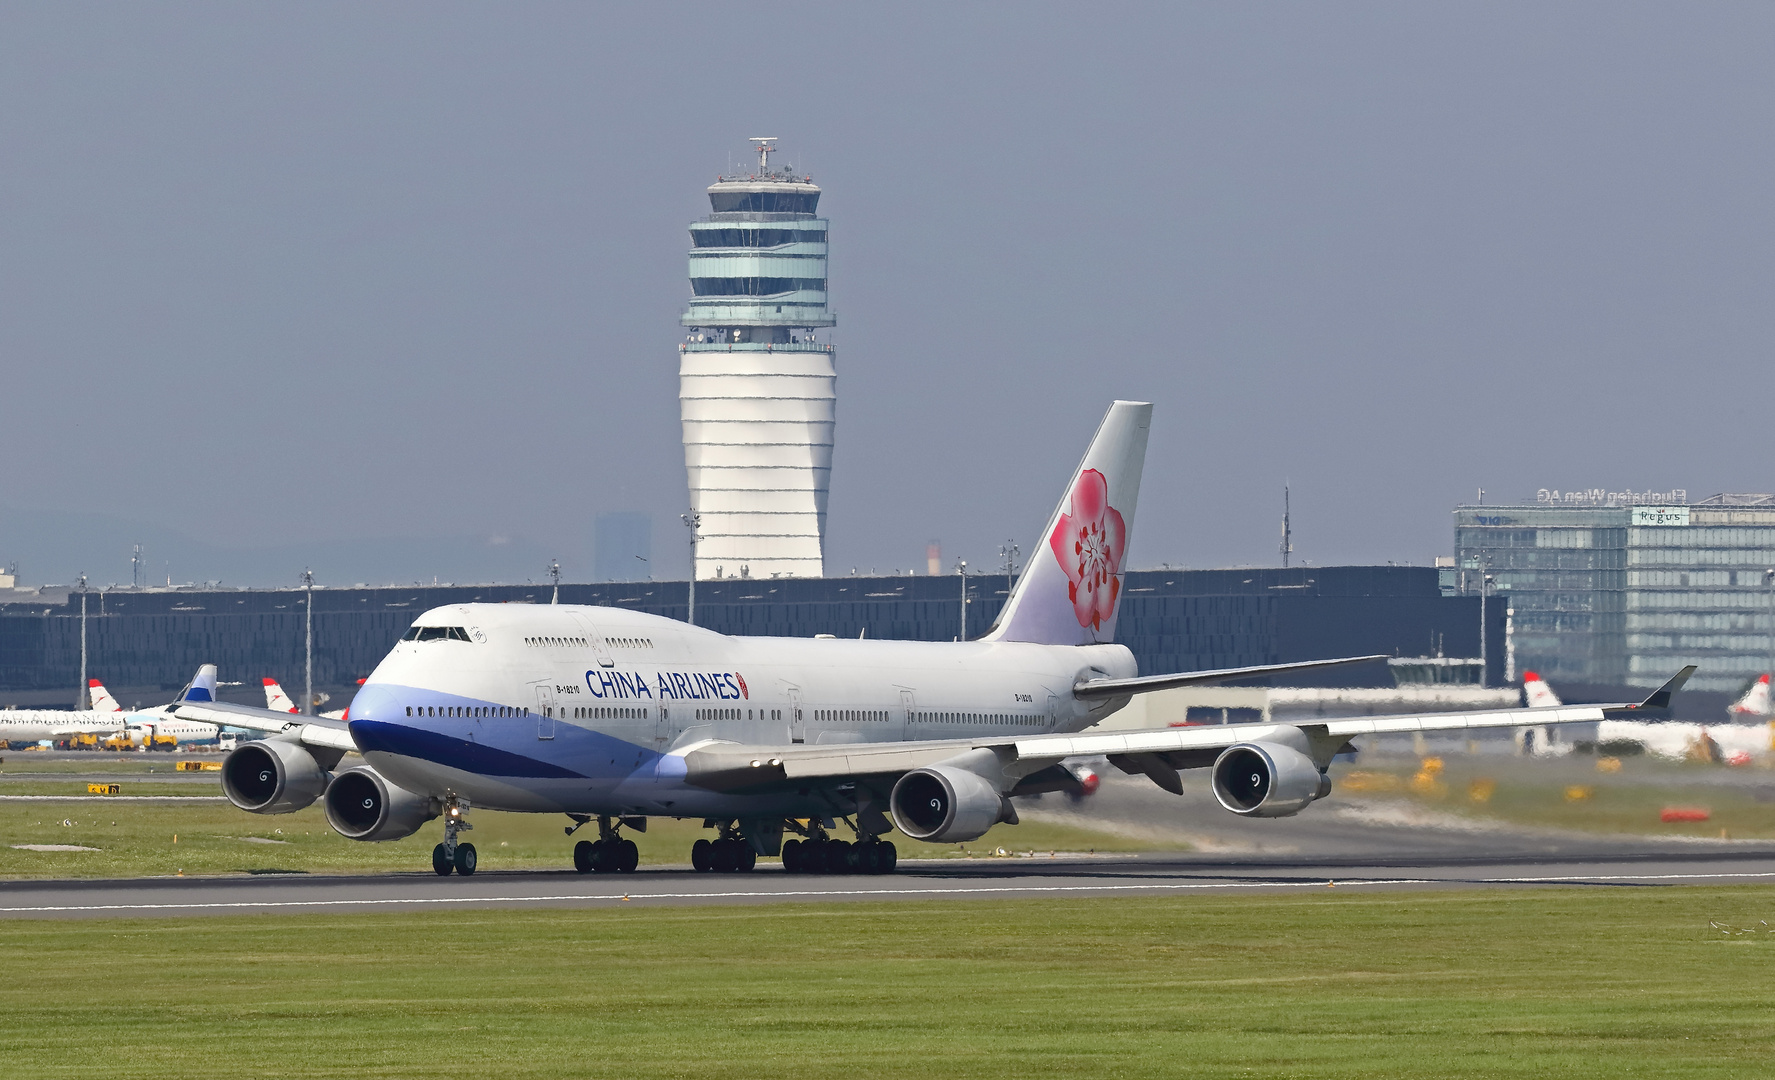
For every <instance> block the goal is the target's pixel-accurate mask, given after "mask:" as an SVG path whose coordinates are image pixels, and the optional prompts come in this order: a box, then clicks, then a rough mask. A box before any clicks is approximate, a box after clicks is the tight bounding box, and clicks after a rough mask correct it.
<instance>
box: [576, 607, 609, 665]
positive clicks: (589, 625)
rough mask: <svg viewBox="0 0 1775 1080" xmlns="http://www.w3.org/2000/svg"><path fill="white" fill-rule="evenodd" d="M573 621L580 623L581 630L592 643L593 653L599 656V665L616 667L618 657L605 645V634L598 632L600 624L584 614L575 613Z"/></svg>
mask: <svg viewBox="0 0 1775 1080" xmlns="http://www.w3.org/2000/svg"><path fill="white" fill-rule="evenodd" d="M573 621H574V622H576V623H578V624H579V628H580V631H581V632H582V633H584V634H585V636H586V641H588V642H590V643H591V646H592V655H593V656H595V657H597V658H598V666H599V667H615V666H616V658H615V657H613V656H611V655H610V650H609V649H608V648H605V646H604V635H603V634H600V633H598V624H597V623H594V622H593V621H592V620H590V619H588V618H586V617H585V616H583V615H575V616H574V617H573Z"/></svg>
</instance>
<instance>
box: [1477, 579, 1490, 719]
mask: <svg viewBox="0 0 1775 1080" xmlns="http://www.w3.org/2000/svg"><path fill="white" fill-rule="evenodd" d="M1491 583H1492V576H1491V575H1490V574H1483V573H1482V574H1480V575H1479V688H1480V689H1481V690H1483V689H1485V687H1486V680H1487V678H1488V677H1489V676H1490V674H1491V667H1490V664H1491V661H1490V659H1489V658H1488V656H1487V655H1486V648H1485V631H1486V629H1487V627H1486V625H1485V597H1486V593H1488V592H1490V591H1491Z"/></svg>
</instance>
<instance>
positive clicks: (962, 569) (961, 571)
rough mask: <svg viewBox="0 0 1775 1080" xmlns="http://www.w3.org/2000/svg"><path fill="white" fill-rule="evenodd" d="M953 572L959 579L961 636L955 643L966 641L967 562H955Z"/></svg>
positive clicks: (964, 560) (958, 560)
mask: <svg viewBox="0 0 1775 1080" xmlns="http://www.w3.org/2000/svg"><path fill="white" fill-rule="evenodd" d="M955 572H956V574H958V575H959V576H960V577H961V636H960V637H958V638H956V639H955V640H957V641H966V640H968V560H966V559H957V560H955Z"/></svg>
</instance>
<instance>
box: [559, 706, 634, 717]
mask: <svg viewBox="0 0 1775 1080" xmlns="http://www.w3.org/2000/svg"><path fill="white" fill-rule="evenodd" d="M647 713H648V710H647V709H642V708H631V707H626V706H620V705H584V706H581V707H579V708H576V709H574V710H573V718H574V719H575V720H645V719H647Z"/></svg>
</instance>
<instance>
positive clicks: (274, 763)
mask: <svg viewBox="0 0 1775 1080" xmlns="http://www.w3.org/2000/svg"><path fill="white" fill-rule="evenodd" d="M329 779H331V776H330V774H329V773H328V772H327V770H325V769H323V768H321V765H320V762H318V761H316V760H314V755H313V754H310V753H309V752H308V751H307V750H306V749H305V748H304V747H303V746H302V744H301V743H297V742H291V741H289V740H287V739H262V740H260V741H258V742H250V743H246V744H245V745H243V746H240V747H239V748H237V749H236V750H235V751H234V752H233V753H232V754H229V755H228V756H227V757H226V758H224V759H223V760H222V793H223V794H224V795H227V796H228V801H229V802H231V803H233V804H234V805H235V806H238V807H240V808H241V809H242V810H245V811H247V812H249V813H253V814H293V813H295V812H296V811H297V810H300V809H302V808H303V807H305V806H308V805H309V804H310V803H312V802H314V800H316V799H318V798H320V797H321V793H322V792H324V791H326V790H327V781H328V780H329Z"/></svg>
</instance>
